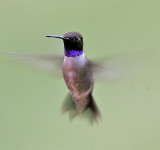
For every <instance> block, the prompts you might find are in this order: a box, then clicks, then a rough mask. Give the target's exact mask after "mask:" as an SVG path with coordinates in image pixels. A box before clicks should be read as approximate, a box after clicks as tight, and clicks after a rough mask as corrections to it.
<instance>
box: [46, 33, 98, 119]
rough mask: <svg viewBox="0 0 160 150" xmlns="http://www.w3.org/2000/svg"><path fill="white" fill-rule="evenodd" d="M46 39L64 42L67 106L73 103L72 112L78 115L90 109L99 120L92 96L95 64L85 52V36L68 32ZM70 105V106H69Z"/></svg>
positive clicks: (64, 76)
mask: <svg viewBox="0 0 160 150" xmlns="http://www.w3.org/2000/svg"><path fill="white" fill-rule="evenodd" d="M46 37H52V38H59V39H62V40H63V42H64V60H63V66H62V72H63V78H64V81H65V83H66V85H67V87H68V91H69V95H70V96H68V98H67V101H70V102H66V104H65V105H64V108H63V110H64V111H70V110H68V107H67V109H66V106H68V104H70V103H71V102H73V105H72V106H73V107H72V108H70V109H71V111H72V110H76V112H77V113H78V114H81V113H83V112H85V111H86V110H87V109H90V111H91V113H92V114H93V118H94V119H95V120H98V119H99V118H100V117H101V115H100V112H99V109H98V107H97V105H96V103H95V101H94V98H93V96H92V92H93V87H94V77H93V63H92V62H91V61H90V60H89V59H88V58H87V57H86V56H85V53H84V51H83V36H82V35H81V34H80V33H78V32H68V33H66V34H65V35H64V36H56V35H47V36H46ZM67 103H68V104H67Z"/></svg>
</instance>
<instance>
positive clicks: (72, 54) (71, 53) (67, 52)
mask: <svg viewBox="0 0 160 150" xmlns="http://www.w3.org/2000/svg"><path fill="white" fill-rule="evenodd" d="M82 53H83V50H65V56H68V57H76V56H79V55H81V54H82Z"/></svg>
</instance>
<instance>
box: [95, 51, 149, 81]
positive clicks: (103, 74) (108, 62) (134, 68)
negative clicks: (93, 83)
mask: <svg viewBox="0 0 160 150" xmlns="http://www.w3.org/2000/svg"><path fill="white" fill-rule="evenodd" d="M148 56H150V55H148V54H146V53H136V52H133V53H129V54H125V55H115V56H110V57H106V58H104V59H101V61H99V62H98V63H93V66H94V67H93V68H94V76H95V79H98V80H105V79H106V80H112V79H126V78H130V77H135V76H137V75H138V76H139V75H142V74H144V73H145V69H147V63H146V62H147V60H148Z"/></svg>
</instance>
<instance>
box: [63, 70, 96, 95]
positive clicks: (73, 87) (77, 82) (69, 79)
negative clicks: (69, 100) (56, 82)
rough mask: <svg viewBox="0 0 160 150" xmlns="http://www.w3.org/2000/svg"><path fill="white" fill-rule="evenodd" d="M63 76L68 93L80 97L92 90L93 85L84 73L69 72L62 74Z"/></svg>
mask: <svg viewBox="0 0 160 150" xmlns="http://www.w3.org/2000/svg"><path fill="white" fill-rule="evenodd" d="M63 76H64V80H65V82H66V85H67V87H68V89H69V91H70V93H71V94H73V95H81V94H82V93H85V92H88V91H91V90H92V88H93V84H94V83H93V82H92V81H91V80H90V79H89V78H88V77H87V75H86V73H85V72H74V71H70V72H65V73H63Z"/></svg>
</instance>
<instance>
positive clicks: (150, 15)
mask: <svg viewBox="0 0 160 150" xmlns="http://www.w3.org/2000/svg"><path fill="white" fill-rule="evenodd" d="M159 14H160V2H159V1H158V0H152V1H151V0H147V1H146V0H134V1H132V0H121V1H119V0H107V1H105V0H99V1H95V0H93V1H91V0H75V1H74V0H45V1H44V0H0V52H5V51H6V52H12V51H18V52H35V53H36V52H37V53H38V52H41V53H52V54H56V55H63V42H62V41H61V40H57V39H49V38H45V35H47V34H55V35H63V34H65V33H66V32H70V31H77V32H80V33H82V35H83V36H84V50H85V54H86V55H87V57H88V58H90V59H96V58H101V57H102V56H110V55H116V54H122V55H123V54H127V53H130V52H135V53H141V52H143V53H144V54H145V52H147V51H150V52H151V55H150V56H149V57H148V59H147V61H146V65H147V67H148V69H146V71H145V73H144V74H143V75H142V77H141V78H134V79H130V80H115V81H105V82H97V83H96V84H95V88H94V93H93V95H94V98H95V100H96V103H97V105H98V106H99V108H100V110H101V113H102V115H103V119H102V121H100V122H99V124H94V125H93V126H92V125H90V124H88V123H87V122H86V121H83V119H82V120H79V119H75V120H73V121H71V122H70V121H69V120H68V117H67V115H64V116H62V115H61V113H60V108H61V103H62V101H63V99H64V98H65V96H66V94H67V92H68V90H67V88H66V85H65V83H64V81H63V79H57V78H56V77H52V76H46V75H45V74H43V73H40V72H39V71H31V70H30V69H28V68H26V67H23V66H21V65H15V64H13V63H12V62H10V58H9V57H8V56H5V55H2V53H1V54H0V149H1V150H53V149H55V150H82V149H83V150H88V149H91V150H97V149H100V150H106V149H109V150H135V149H136V150H151V149H154V150H159V149H160V109H159V106H160V95H159V84H160V76H159V74H160V70H159V65H160V57H159V54H160V52H159V49H160V42H159V40H160V19H159ZM154 53H155V54H156V55H154V57H153V55H152V54H154ZM135 61H136V59H135Z"/></svg>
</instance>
